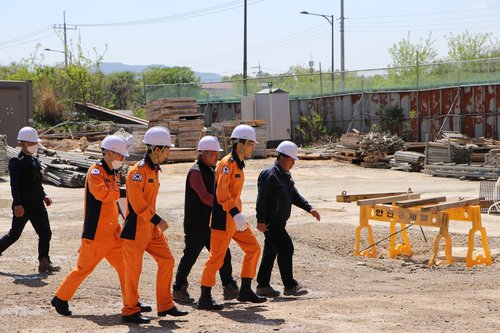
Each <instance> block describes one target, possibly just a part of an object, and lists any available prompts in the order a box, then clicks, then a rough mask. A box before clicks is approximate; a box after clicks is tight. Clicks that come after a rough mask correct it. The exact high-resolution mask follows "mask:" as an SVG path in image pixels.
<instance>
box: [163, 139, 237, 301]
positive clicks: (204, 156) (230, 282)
mask: <svg viewBox="0 0 500 333" xmlns="http://www.w3.org/2000/svg"><path fill="white" fill-rule="evenodd" d="M220 151H222V149H220V144H219V140H218V139H217V138H216V137H215V136H211V135H207V136H204V137H203V138H201V139H200V141H199V142H198V160H197V161H196V163H195V164H194V165H193V166H192V167H191V169H189V171H188V175H187V177H186V193H185V197H184V244H185V247H184V255H183V256H182V258H181V260H180V261H179V266H178V267H177V273H176V274H175V282H174V286H173V289H174V290H173V293H172V295H173V297H174V300H175V301H176V302H180V303H192V302H194V299H193V298H191V297H190V296H189V292H188V290H187V288H188V285H189V284H188V275H189V273H190V272H191V269H192V268H193V265H194V264H195V263H196V259H198V256H199V255H200V252H201V250H203V248H204V247H205V248H206V249H207V250H208V251H210V216H211V215H212V205H213V203H214V196H213V193H214V179H215V166H216V165H217V160H218V159H219V152H220ZM219 275H220V279H221V281H222V285H223V286H224V291H223V295H224V300H231V299H235V298H236V297H238V292H239V288H238V285H237V284H236V281H234V279H233V267H232V265H231V251H230V250H229V248H228V249H227V253H226V256H225V257H224V264H223V265H222V267H221V269H220V270H219Z"/></svg>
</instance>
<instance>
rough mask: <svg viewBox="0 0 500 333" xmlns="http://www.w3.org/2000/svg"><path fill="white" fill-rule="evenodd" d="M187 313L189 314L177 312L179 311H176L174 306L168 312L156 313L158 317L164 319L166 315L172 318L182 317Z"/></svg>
mask: <svg viewBox="0 0 500 333" xmlns="http://www.w3.org/2000/svg"><path fill="white" fill-rule="evenodd" d="M188 313H189V312H187V311H182V310H179V309H177V307H176V306H174V307H173V308H171V309H170V310H165V311H161V312H158V317H165V316H166V315H170V316H174V317H182V316H185V315H187V314H188Z"/></svg>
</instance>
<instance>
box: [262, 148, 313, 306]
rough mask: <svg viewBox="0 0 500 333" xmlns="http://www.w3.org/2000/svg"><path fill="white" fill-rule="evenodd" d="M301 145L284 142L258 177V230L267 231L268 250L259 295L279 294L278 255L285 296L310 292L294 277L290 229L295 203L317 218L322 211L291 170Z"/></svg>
mask: <svg viewBox="0 0 500 333" xmlns="http://www.w3.org/2000/svg"><path fill="white" fill-rule="evenodd" d="M297 150H298V148H297V145H296V144H295V143H293V142H291V141H283V142H282V143H280V144H279V146H278V147H277V148H276V151H277V159H276V162H275V163H274V164H273V165H271V166H270V167H268V168H267V169H264V170H263V171H262V172H261V173H260V175H259V179H258V194H257V204H256V211H257V229H258V230H259V231H261V232H263V233H264V237H265V241H264V251H263V254H262V260H261V262H260V267H259V272H258V274H257V294H258V295H260V296H266V297H277V296H279V295H280V293H279V291H277V290H275V289H274V288H272V287H271V285H270V280H271V272H272V270H273V265H274V261H275V260H276V257H277V258H278V267H279V270H280V274H281V279H282V281H283V286H284V291H283V294H284V295H290V296H300V295H305V294H307V293H308V291H307V289H304V288H303V287H301V286H300V285H299V284H298V282H297V281H296V280H295V279H294V278H293V265H292V257H293V251H294V248H293V242H292V239H291V238H290V235H289V234H288V232H287V231H286V223H287V220H288V218H289V217H290V212H291V210H292V205H295V206H297V207H299V208H302V209H303V210H305V211H307V212H309V213H310V214H311V215H312V216H314V217H315V218H316V220H318V221H319V220H320V215H319V213H318V212H317V211H316V210H315V209H314V208H313V207H312V206H311V205H310V204H309V203H308V202H307V200H306V199H304V198H303V197H302V196H301V195H300V194H299V192H298V191H297V189H296V188H295V182H294V181H293V179H292V176H291V174H290V170H291V169H292V168H293V166H294V164H295V161H296V160H298V157H297Z"/></svg>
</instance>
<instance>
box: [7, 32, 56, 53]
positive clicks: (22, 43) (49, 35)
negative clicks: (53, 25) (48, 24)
mask: <svg viewBox="0 0 500 333" xmlns="http://www.w3.org/2000/svg"><path fill="white" fill-rule="evenodd" d="M54 35H55V34H54V33H51V34H48V35H45V36H41V37H38V38H35V39H31V40H27V41H24V42H19V43H16V44H11V45H8V46H0V50H3V49H8V48H11V47H16V46H19V45H24V44H28V43H32V42H36V41H39V40H42V39H45V38H48V37H52V36H54Z"/></svg>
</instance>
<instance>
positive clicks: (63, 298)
mask: <svg viewBox="0 0 500 333" xmlns="http://www.w3.org/2000/svg"><path fill="white" fill-rule="evenodd" d="M101 148H102V152H103V157H102V159H101V160H100V161H99V162H98V163H96V164H94V165H92V166H91V167H90V168H89V169H88V172H87V176H86V178H85V196H84V203H85V204H84V205H85V212H84V223H83V233H82V244H81V246H80V250H79V252H80V254H79V257H78V263H77V265H76V267H75V268H74V269H73V271H71V272H70V273H69V274H68V275H67V276H66V278H65V279H64V280H63V282H62V283H61V284H60V285H59V288H57V290H56V292H55V296H54V298H53V299H52V301H51V304H52V305H53V306H54V307H55V309H56V311H57V312H58V313H59V314H61V315H64V316H70V315H71V310H70V309H69V305H68V301H69V300H70V299H71V298H72V297H73V295H74V294H75V292H76V290H77V289H78V287H79V286H80V284H81V283H82V282H83V281H84V280H85V279H86V278H87V276H88V275H89V274H90V273H92V271H93V270H94V268H95V267H96V266H97V265H98V264H99V263H100V262H101V260H102V259H104V258H106V260H108V262H109V263H110V264H111V266H113V268H114V269H115V270H116V272H117V273H118V278H119V279H120V286H121V290H122V298H123V286H124V281H125V279H124V266H123V252H122V241H121V239H120V232H121V226H120V224H119V223H118V207H117V204H116V201H117V200H118V198H120V197H125V189H120V188H119V186H118V182H119V178H120V177H119V174H118V173H117V171H116V170H117V169H119V168H120V167H121V166H122V164H123V160H124V159H125V157H126V156H128V153H127V143H126V142H125V140H124V139H123V138H121V137H119V136H116V135H108V136H107V137H106V138H104V140H103V141H102V143H101ZM139 306H141V308H142V311H144V312H147V311H151V307H150V306H147V305H144V304H139Z"/></svg>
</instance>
